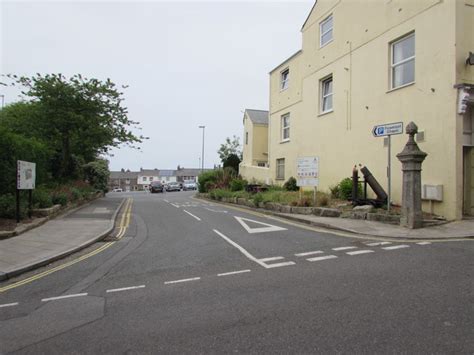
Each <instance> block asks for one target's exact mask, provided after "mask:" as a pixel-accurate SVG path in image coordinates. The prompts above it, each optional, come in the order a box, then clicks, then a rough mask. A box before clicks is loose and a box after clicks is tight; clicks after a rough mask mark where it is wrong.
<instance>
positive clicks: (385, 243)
mask: <svg viewBox="0 0 474 355" xmlns="http://www.w3.org/2000/svg"><path fill="white" fill-rule="evenodd" d="M365 244H366V245H368V246H369V247H377V246H379V245H387V244H392V243H390V242H376V243H365Z"/></svg>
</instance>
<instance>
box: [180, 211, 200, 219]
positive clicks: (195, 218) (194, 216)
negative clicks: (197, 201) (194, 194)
mask: <svg viewBox="0 0 474 355" xmlns="http://www.w3.org/2000/svg"><path fill="white" fill-rule="evenodd" d="M183 211H184V212H186V213H187V214H189V215H190V216H191V217H193V218H195V219H197V220H198V221H200V220H201V218H199V217H197V216H195V215H193V214H192V213H190V212H188V211H186V210H183Z"/></svg>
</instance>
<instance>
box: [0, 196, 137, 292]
mask: <svg viewBox="0 0 474 355" xmlns="http://www.w3.org/2000/svg"><path fill="white" fill-rule="evenodd" d="M132 203H133V200H132V199H131V198H128V199H127V201H126V202H125V208H124V210H123V211H124V212H123V213H122V217H121V219H120V223H119V230H118V233H117V237H116V238H117V239H121V238H122V237H123V236H124V235H125V233H126V231H127V228H128V226H129V225H130V218H131V214H132ZM115 243H116V242H115V241H114V242H106V243H104V245H102V246H100V247H99V248H97V249H95V250H93V251H91V252H90V253H87V254H85V255H82V256H80V257H78V258H77V259H74V260H71V261H69V262H67V263H64V264H62V265H59V266H56V267H54V268H52V269H49V270H46V271H43V272H41V273H39V274H36V275H33V276H31V277H28V278H26V279H24V280H21V281H18V282H15V283H12V284H10V285H7V286H4V287H0V293H2V292H5V291H8V290H11V289H12V288H16V287H20V286H23V285H26V284H28V283H30V282H33V281H36V280H39V279H41V278H43V277H45V276H48V275H50V274H52V273H55V272H56V271H59V270H62V269H65V268H67V267H69V266H71V265H74V264H77V263H78V262H81V261H83V260H86V259H89V258H90V257H92V256H94V255H96V254H99V253H101V252H103V251H104V250H106V249H108V248H110V247H111V246H112V245H114V244H115Z"/></svg>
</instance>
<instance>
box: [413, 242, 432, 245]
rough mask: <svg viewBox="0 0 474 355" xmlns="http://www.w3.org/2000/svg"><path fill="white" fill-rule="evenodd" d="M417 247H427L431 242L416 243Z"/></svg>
mask: <svg viewBox="0 0 474 355" xmlns="http://www.w3.org/2000/svg"><path fill="white" fill-rule="evenodd" d="M416 244H418V245H428V244H431V242H419V243H416Z"/></svg>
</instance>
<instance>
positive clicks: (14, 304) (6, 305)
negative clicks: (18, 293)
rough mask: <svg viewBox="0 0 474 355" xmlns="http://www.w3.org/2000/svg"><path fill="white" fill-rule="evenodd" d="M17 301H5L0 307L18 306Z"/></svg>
mask: <svg viewBox="0 0 474 355" xmlns="http://www.w3.org/2000/svg"><path fill="white" fill-rule="evenodd" d="M18 305H19V303H18V302H14V303H5V304H0V308H6V307H14V306H18Z"/></svg>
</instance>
